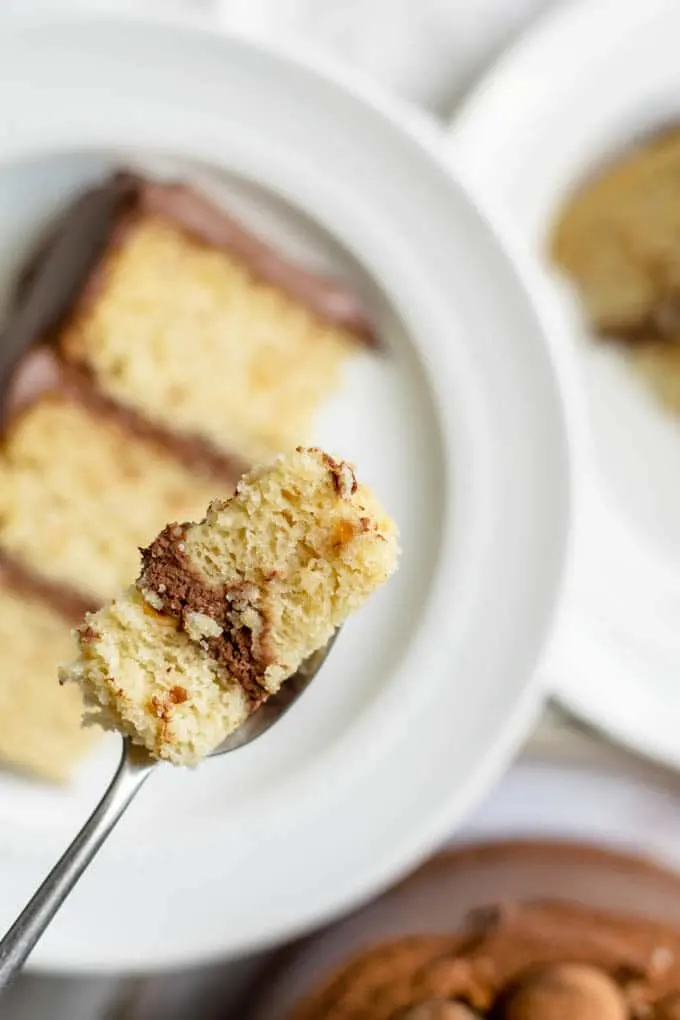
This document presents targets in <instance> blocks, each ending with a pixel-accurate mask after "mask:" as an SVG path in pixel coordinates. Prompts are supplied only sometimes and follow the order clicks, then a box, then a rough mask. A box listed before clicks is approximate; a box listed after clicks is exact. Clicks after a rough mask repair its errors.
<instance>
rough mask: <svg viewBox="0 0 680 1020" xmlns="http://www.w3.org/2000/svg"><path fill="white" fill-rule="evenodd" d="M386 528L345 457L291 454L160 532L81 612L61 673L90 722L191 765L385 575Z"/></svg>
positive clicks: (392, 530) (390, 567) (390, 533)
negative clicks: (114, 585)
mask: <svg viewBox="0 0 680 1020" xmlns="http://www.w3.org/2000/svg"><path fill="white" fill-rule="evenodd" d="M398 553H399V548H398V540H397V528H396V525H395V524H394V522H393V521H392V520H391V519H390V517H389V516H388V515H387V514H386V513H385V511H384V510H383V509H382V507H381V506H380V504H379V502H378V500H377V499H376V497H375V496H374V494H373V493H372V492H371V491H370V489H368V488H367V487H365V486H363V485H360V484H359V483H358V482H357V480H356V477H355V474H354V470H353V468H352V466H351V465H350V464H348V463H347V462H345V461H338V460H335V459H334V458H333V457H331V456H329V455H328V454H327V453H324V452H323V451H322V450H319V449H317V448H302V447H299V448H298V449H297V450H295V451H294V452H292V453H289V454H283V455H281V456H279V457H278V458H277V459H276V460H275V461H274V462H273V463H271V464H269V465H267V466H265V467H260V468H256V469H254V470H253V471H251V472H250V473H248V474H247V475H245V476H244V477H243V478H242V479H241V481H240V482H239V484H238V486H237V488H236V492H235V494H234V495H233V496H232V497H231V498H230V499H226V500H217V501H215V502H213V503H212V504H211V505H210V507H209V508H208V511H207V514H206V517H205V518H204V520H203V521H201V522H199V523H196V524H169V525H168V526H167V527H166V528H164V529H163V531H162V532H161V533H160V534H159V535H158V537H157V538H156V539H155V540H154V541H153V542H152V543H151V544H150V545H149V546H148V547H147V548H146V549H144V550H143V551H142V569H141V573H140V575H139V578H138V579H137V582H136V583H135V584H134V585H132V586H131V587H130V588H128V590H127V591H125V592H124V593H122V594H121V595H120V596H119V597H118V598H116V599H114V600H113V601H112V602H111V603H109V604H108V605H106V606H104V607H103V608H101V609H99V610H98V611H97V612H94V613H90V614H89V615H88V616H87V617H86V619H85V622H84V624H83V625H82V626H81V627H80V628H79V630H78V632H77V637H78V646H79V654H78V656H77V658H76V660H75V661H74V662H73V663H71V664H70V665H68V666H65V667H63V668H62V670H61V672H60V678H61V681H62V683H64V682H75V683H77V684H78V685H79V686H80V688H81V690H82V692H83V694H84V697H85V702H86V706H87V716H88V717H89V718H90V719H92V720H93V721H96V722H98V723H99V724H100V725H103V726H104V727H105V728H107V729H114V730H117V731H118V732H120V733H122V734H123V735H124V736H126V737H129V738H130V739H131V740H132V741H133V742H134V743H136V744H139V745H141V746H143V747H145V748H146V749H147V751H148V752H149V753H150V754H151V755H152V757H155V758H160V759H164V760H166V761H169V762H172V763H174V764H177V765H194V764H196V763H197V762H199V761H200V760H201V759H202V758H204V757H205V756H206V755H208V754H209V753H210V752H211V751H213V750H214V749H215V748H216V747H218V746H219V744H220V743H221V742H222V741H223V740H224V739H225V738H226V737H227V736H228V735H229V734H230V733H232V732H233V731H234V730H235V729H237V728H238V727H239V726H241V725H242V724H243V722H245V720H246V719H247V718H248V716H249V715H250V714H251V713H252V712H253V711H255V710H256V709H257V708H259V706H260V705H261V704H262V703H263V702H264V701H265V700H266V699H267V698H268V697H269V696H270V695H272V694H275V693H276V692H277V691H278V690H279V688H280V687H281V685H282V684H283V683H284V681H285V680H286V679H287V678H288V677H290V676H291V675H292V674H293V673H295V671H296V670H297V669H298V668H299V666H300V665H301V664H302V663H303V662H304V661H305V659H307V658H308V657H309V656H310V655H311V654H312V653H313V652H315V651H316V650H317V649H319V648H322V647H323V646H324V645H325V644H326V643H327V641H328V640H329V639H330V637H331V636H332V635H333V633H334V631H335V630H336V629H337V628H338V627H339V626H340V625H341V624H342V623H343V622H344V620H345V619H346V618H347V617H348V616H349V615H350V614H351V613H352V612H354V610H356V609H358V608H359V607H360V606H361V605H362V604H363V603H364V602H365V600H366V599H367V598H368V596H369V595H370V594H371V593H372V592H373V591H374V590H375V589H376V588H377V587H379V585H380V584H382V583H383V582H384V581H385V580H386V579H387V578H388V577H389V576H390V574H391V573H392V572H393V571H394V570H395V569H396V566H397V559H398Z"/></svg>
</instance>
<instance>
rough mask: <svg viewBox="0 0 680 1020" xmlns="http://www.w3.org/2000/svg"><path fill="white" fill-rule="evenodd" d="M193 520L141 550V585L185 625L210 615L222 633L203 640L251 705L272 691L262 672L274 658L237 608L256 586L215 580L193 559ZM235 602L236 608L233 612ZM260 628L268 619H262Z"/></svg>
mask: <svg viewBox="0 0 680 1020" xmlns="http://www.w3.org/2000/svg"><path fill="white" fill-rule="evenodd" d="M188 527H189V525H185V524H169V525H168V526H167V527H166V528H164V529H163V531H162V532H161V533H160V535H159V536H158V537H157V538H156V539H155V540H154V541H153V542H152V543H151V545H150V546H149V547H148V548H147V549H142V570H141V573H140V576H139V581H138V582H137V583H138V587H139V589H140V591H141V592H142V595H144V596H145V597H146V598H149V595H151V598H150V599H149V601H150V604H151V605H152V607H153V608H154V609H155V610H156V611H157V612H159V613H161V614H163V615H164V616H172V617H174V618H175V619H176V620H177V621H178V622H179V625H180V627H181V628H183V629H184V630H191V628H192V619H193V618H195V616H197V615H198V616H202V617H208V618H209V619H210V620H212V621H213V622H214V623H216V624H217V625H218V626H219V627H220V629H221V631H222V633H221V634H220V635H219V636H212V635H211V636H207V635H206V636H205V637H202V638H201V640H200V642H199V644H200V646H201V647H202V648H203V650H204V651H205V652H207V653H208V654H209V655H211V656H212V657H213V658H214V659H215V660H216V662H218V663H219V664H220V666H222V667H223V669H224V670H225V672H226V673H227V674H228V676H229V677H230V678H231V679H232V680H234V681H236V683H238V684H239V685H240V686H241V687H242V689H243V691H244V692H245V694H246V697H247V699H248V704H249V707H250V708H251V710H253V709H255V708H257V707H258V706H259V705H260V704H262V702H263V701H264V700H265V699H266V697H267V696H268V691H267V689H266V687H265V684H264V674H265V670H266V668H267V666H268V665H270V664H271V658H270V657H268V656H267V654H266V652H265V648H266V644H265V643H264V642H263V641H261V640H258V641H256V640H254V637H253V634H252V631H251V630H250V629H249V628H248V627H245V626H243V625H242V624H241V623H240V621H239V613H238V608H241V607H242V605H243V603H245V602H247V601H248V597H249V592H248V589H249V588H253V587H254V586H253V585H248V584H245V583H237V584H233V585H212V584H209V583H208V582H207V581H206V580H205V578H203V577H201V575H200V573H199V572H198V570H197V569H196V568H195V567H194V566H193V564H192V563H191V562H190V560H189V558H188V556H187V554H186V550H185V545H184V539H185V536H186V530H187V528H188ZM234 606H236V607H237V611H236V612H234ZM258 614H259V615H260V617H261V619H262V629H263V630H266V626H267V625H266V620H265V619H263V618H262V614H261V611H259V610H258Z"/></svg>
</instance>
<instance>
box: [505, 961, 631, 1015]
mask: <svg viewBox="0 0 680 1020" xmlns="http://www.w3.org/2000/svg"><path fill="white" fill-rule="evenodd" d="M499 1005H500V1006H501V1008H500V1010H499V1012H498V1016H500V1017H503V1020H627V1017H628V1009H627V1008H626V1003H625V1000H624V998H623V995H622V993H621V990H620V989H619V987H618V986H617V985H616V984H615V982H614V981H613V980H612V979H611V978H610V977H609V976H608V975H607V974H605V973H604V972H603V971H601V970H598V969H597V968H596V967H591V966H588V965H587V964H582V963H558V964H554V965H552V966H547V967H543V968H541V969H540V970H537V971H534V972H532V973H529V974H526V975H525V976H524V977H523V978H522V979H520V980H519V981H518V982H517V983H516V984H515V985H514V986H513V987H512V988H511V989H509V990H508V991H507V992H506V994H505V996H504V997H503V998H502V1001H501V1002H500V1003H499Z"/></svg>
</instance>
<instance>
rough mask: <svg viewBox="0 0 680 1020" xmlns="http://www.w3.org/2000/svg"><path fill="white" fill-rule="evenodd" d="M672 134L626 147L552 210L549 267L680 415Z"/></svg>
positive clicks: (679, 200)
mask: <svg viewBox="0 0 680 1020" xmlns="http://www.w3.org/2000/svg"><path fill="white" fill-rule="evenodd" d="M679 238H680V131H679V130H678V129H677V128H675V129H673V130H670V131H667V132H664V133H663V134H661V135H659V136H656V137H654V138H652V139H648V140H646V141H644V142H643V143H641V144H639V145H636V146H634V147H633V148H631V149H630V150H629V151H628V152H626V153H624V154H623V155H622V156H620V157H619V158H618V159H616V160H614V161H613V162H612V164H611V165H610V166H608V167H606V168H605V169H604V170H603V171H602V172H601V173H600V174H598V175H596V176H594V177H593V178H592V179H591V180H587V181H585V182H584V183H583V184H582V185H581V186H580V187H579V188H578V189H577V190H576V191H575V193H574V194H573V195H571V196H570V197H569V198H568V200H567V202H566V203H565V204H564V206H563V208H562V209H561V210H560V214H559V217H558V219H557V222H556V225H555V228H554V231H553V235H552V239H551V254H552V257H553V259H554V261H555V263H556V265H557V266H558V267H559V268H560V269H562V270H563V271H564V272H565V273H566V274H567V276H568V277H569V279H570V280H571V281H572V283H573V284H574V285H575V287H576V290H577V293H578V296H579V297H580V299H581V301H582V303H583V305H584V308H585V311H586V313H587V315H588V317H589V319H590V321H591V323H592V326H593V328H594V330H595V332H596V333H597V334H598V336H600V337H602V338H604V339H605V340H614V341H619V343H620V344H621V345H622V347H624V345H625V351H626V354H627V355H628V357H629V359H630V363H631V365H632V366H633V368H634V369H635V370H636V371H637V372H638V373H639V374H640V375H641V376H642V378H643V379H644V380H645V381H646V382H647V383H648V384H649V385H650V386H651V388H652V389H653V390H654V391H655V393H656V395H657V397H658V398H659V399H660V400H661V402H662V403H663V404H665V405H666V406H667V407H668V408H669V409H671V410H674V411H676V412H677V411H680V243H679Z"/></svg>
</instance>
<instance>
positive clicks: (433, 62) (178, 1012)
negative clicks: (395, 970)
mask: <svg viewBox="0 0 680 1020" xmlns="http://www.w3.org/2000/svg"><path fill="white" fill-rule="evenodd" d="M6 2H8V3H9V2H19V3H21V4H22V6H23V5H25V4H26V3H28V2H29V0H6ZM32 2H35V3H36V4H41V5H42V6H46V7H49V6H52V7H54V6H59V5H60V3H63V2H69V0H32ZM70 2H72V3H76V2H88V5H89V6H90V7H93V6H95V5H96V4H99V5H100V6H102V7H111V6H114V5H115V3H116V0H70ZM142 2H143V0H118V4H119V6H128V7H129V6H133V7H136V8H139V7H140V6H141V5H142ZM144 2H145V3H146V6H147V7H148V8H149V9H151V10H153V9H154V8H156V9H159V10H161V11H162V9H163V7H164V6H166V7H172V8H176V9H177V8H181V7H182V6H184V7H189V8H190V9H192V10H194V11H197V12H199V13H200V14H202V15H204V16H205V17H206V18H208V19H214V20H215V21H216V22H221V23H222V24H223V25H225V26H226V27H228V28H230V29H233V30H237V31H241V32H244V33H248V34H252V35H254V36H257V37H264V38H273V39H275V40H277V41H280V42H282V43H284V44H285V41H286V39H288V38H290V39H293V40H295V41H296V42H298V43H299V42H300V41H302V42H304V43H305V44H307V45H309V46H310V47H314V48H317V49H321V50H322V51H327V52H329V53H332V55H333V56H334V57H335V58H337V57H341V58H342V59H344V60H347V61H349V62H350V63H352V64H353V65H354V66H356V67H359V68H360V69H361V70H362V71H364V72H367V73H369V74H371V75H372V76H374V77H375V78H377V79H378V80H379V81H380V82H381V83H382V84H383V85H385V86H386V87H388V88H391V89H393V90H394V91H396V92H398V93H400V94H401V95H402V96H405V97H406V98H408V99H411V100H412V101H414V102H417V103H419V104H421V105H422V106H424V107H425V108H426V109H428V110H430V112H432V113H433V114H435V115H438V116H440V117H443V118H445V117H448V116H450V115H451V113H452V112H453V110H454V109H455V104H456V102H457V101H458V100H459V99H460V97H461V96H462V95H463V94H464V91H465V89H466V87H468V85H469V84H470V83H471V82H472V81H474V79H475V78H476V77H477V76H478V75H479V74H480V73H481V71H483V69H484V67H485V66H486V64H487V63H488V61H489V60H491V59H492V58H493V56H494V55H495V54H496V53H497V52H498V51H499V50H500V49H501V48H502V47H503V46H504V45H505V44H506V43H507V42H508V41H509V40H511V39H512V38H513V36H514V35H515V34H516V33H517V32H518V31H520V30H521V28H522V26H523V25H524V24H526V23H527V22H528V21H529V20H530V19H531V18H532V17H534V16H536V14H537V13H538V12H539V11H540V9H542V8H544V7H546V6H547V4H548V3H549V2H551V0H474V2H473V3H470V2H469V0H343V3H342V4H339V3H338V4H331V3H327V2H325V0H221V2H220V0H144ZM562 2H568V0H562ZM523 761H524V767H526V763H531V762H537V763H538V762H545V761H550V762H557V763H564V764H565V765H569V764H573V763H579V764H581V765H583V764H588V765H590V766H594V767H598V766H600V765H601V766H602V767H603V768H607V769H610V770H611V769H615V770H619V771H620V772H621V773H622V774H623V775H629V776H630V777H631V781H632V780H637V781H639V780H640V779H641V778H643V779H644V778H647V779H649V780H651V781H654V780H655V779H658V780H659V781H663V782H664V783H665V784H668V783H670V784H671V785H673V786H677V789H678V791H680V777H676V776H669V774H668V773H666V772H665V771H664V770H662V769H659V768H657V767H656V766H653V765H650V764H648V763H644V762H641V761H640V760H639V759H637V758H635V757H634V756H633V755H632V754H629V753H628V752H626V751H624V750H621V749H619V748H616V747H614V746H613V745H611V744H609V743H607V742H605V741H603V740H601V739H600V738H598V737H597V736H596V735H594V734H593V733H591V732H589V731H588V730H587V729H586V728H585V727H582V726H581V725H579V724H577V723H575V722H573V721H571V720H568V719H567V718H566V717H565V716H564V715H563V714H562V713H560V712H559V711H558V710H557V709H554V708H550V709H549V710H547V711H546V713H545V716H544V719H543V720H542V721H541V723H540V725H539V727H538V728H537V730H536V732H535V733H534V734H533V736H532V738H531V740H530V741H529V742H528V744H527V747H526V748H525V751H524V753H523ZM102 923H105V918H102ZM256 965H257V961H256V960H253V959H251V960H244V961H234V962H231V963H229V964H223V965H221V966H219V967H209V968H201V969H198V970H194V971H191V972H184V973H177V974H173V975H170V976H168V975H163V976H162V977H154V976H153V975H150V976H149V977H146V978H135V979H134V980H128V979H125V977H124V976H121V977H118V978H110V977H107V978H102V979H88V980H84V981H83V980H75V979H65V978H49V977H42V976H32V975H30V974H29V975H26V976H24V977H23V978H22V979H21V980H20V981H19V983H18V984H17V985H16V986H15V987H14V988H13V989H12V990H11V991H10V992H9V993H8V994H7V996H6V997H5V998H4V999H3V1002H2V1009H1V1015H2V1018H3V1020H42V1018H43V1017H44V1018H49V1020H152V1018H153V1020H157V1018H158V1017H163V1020H198V1018H199V1017H200V1018H201V1020H213V1018H214V1020H217V1018H218V1017H219V1018H220V1020H225V1018H226V1017H227V1016H228V1006H229V1001H230V1000H231V1001H232V1002H233V1001H234V997H236V996H237V995H238V993H239V992H240V990H241V989H242V988H243V986H244V984H245V983H246V982H247V981H248V979H249V978H250V977H251V975H252V974H253V970H254V968H255V967H256Z"/></svg>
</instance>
